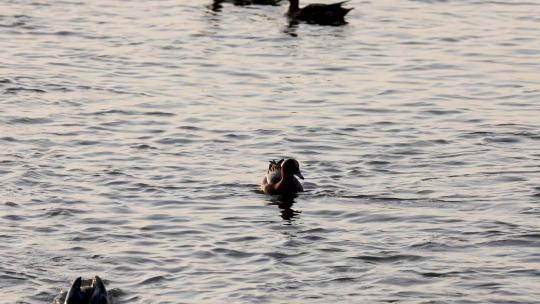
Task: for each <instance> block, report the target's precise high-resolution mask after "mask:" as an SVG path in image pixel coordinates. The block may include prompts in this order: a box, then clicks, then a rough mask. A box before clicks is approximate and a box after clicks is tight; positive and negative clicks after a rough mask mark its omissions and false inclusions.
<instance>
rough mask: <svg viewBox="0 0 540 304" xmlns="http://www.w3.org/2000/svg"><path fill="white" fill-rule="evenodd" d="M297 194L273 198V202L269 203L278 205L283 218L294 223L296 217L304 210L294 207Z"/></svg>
mask: <svg viewBox="0 0 540 304" xmlns="http://www.w3.org/2000/svg"><path fill="white" fill-rule="evenodd" d="M295 198H296V196H294V197H291V196H278V197H273V198H271V203H269V205H275V206H277V207H278V208H279V209H280V210H281V212H280V214H281V218H282V219H284V220H285V221H287V222H288V223H292V222H293V221H294V220H295V218H296V217H298V216H299V215H300V213H302V211H297V210H294V209H293V208H292V207H293V205H294V203H295V201H294V199H295Z"/></svg>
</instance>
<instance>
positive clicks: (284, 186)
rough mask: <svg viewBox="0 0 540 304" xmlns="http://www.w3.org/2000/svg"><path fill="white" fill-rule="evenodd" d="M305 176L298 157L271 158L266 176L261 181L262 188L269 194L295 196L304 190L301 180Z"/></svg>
mask: <svg viewBox="0 0 540 304" xmlns="http://www.w3.org/2000/svg"><path fill="white" fill-rule="evenodd" d="M295 176H297V177H298V178H300V179H304V176H303V175H302V173H301V172H300V164H299V163H298V161H297V160H296V159H292V158H289V159H281V160H279V161H277V162H276V161H275V160H271V161H270V164H269V165H268V171H267V173H266V176H265V177H264V178H263V180H262V182H261V190H262V191H263V192H264V193H265V194H269V195H282V196H294V195H296V193H298V192H302V191H304V187H302V184H301V183H300V181H298V180H297V179H296V178H295Z"/></svg>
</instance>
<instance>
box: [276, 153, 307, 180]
mask: <svg viewBox="0 0 540 304" xmlns="http://www.w3.org/2000/svg"><path fill="white" fill-rule="evenodd" d="M281 176H282V178H283V179H291V178H294V177H293V176H298V177H299V178H301V179H304V176H303V175H302V172H300V164H299V163H298V161H297V160H296V159H292V158H289V159H287V160H285V161H284V162H283V164H282V165H281Z"/></svg>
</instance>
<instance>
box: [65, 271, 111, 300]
mask: <svg viewBox="0 0 540 304" xmlns="http://www.w3.org/2000/svg"><path fill="white" fill-rule="evenodd" d="M110 303H111V301H109V296H108V294H107V289H105V284H103V281H102V280H101V279H100V277H98V276H95V277H94V279H93V280H92V284H91V285H90V286H88V285H87V286H83V282H82V279H81V277H78V278H76V279H75V281H73V284H72V285H71V288H70V289H69V291H68V293H67V295H66V300H65V301H64V304H110Z"/></svg>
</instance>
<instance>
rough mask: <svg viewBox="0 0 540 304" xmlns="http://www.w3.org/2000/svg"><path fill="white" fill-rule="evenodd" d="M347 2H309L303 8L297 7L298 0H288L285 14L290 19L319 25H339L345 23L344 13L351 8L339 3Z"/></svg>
mask: <svg viewBox="0 0 540 304" xmlns="http://www.w3.org/2000/svg"><path fill="white" fill-rule="evenodd" d="M346 2H349V1H348V0H347V1H342V2H337V3H332V4H319V3H314V4H309V5H306V6H305V7H303V8H300V7H299V0H289V11H288V12H287V15H288V16H289V18H291V19H292V20H299V21H306V22H308V23H316V24H321V25H341V24H345V23H346V22H345V15H347V13H348V12H349V11H351V10H352V8H344V7H342V6H341V5H342V4H344V3H346Z"/></svg>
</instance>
